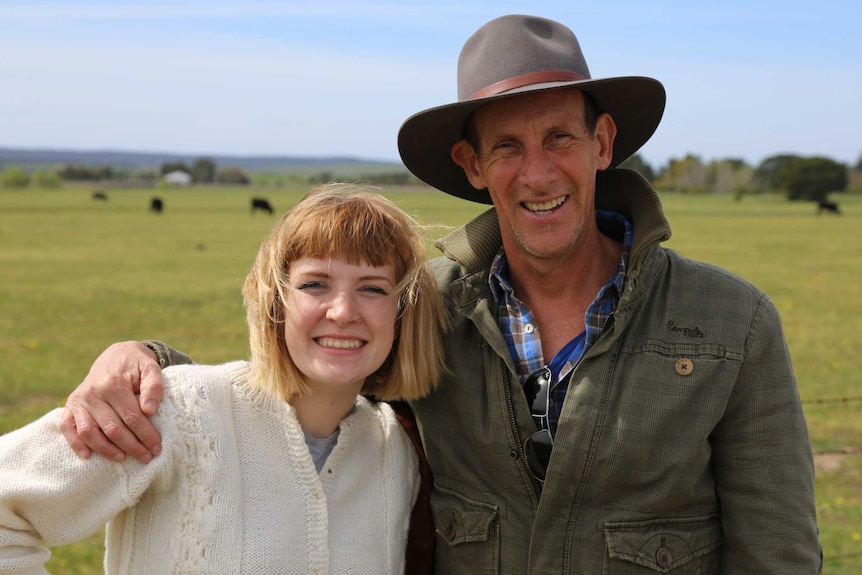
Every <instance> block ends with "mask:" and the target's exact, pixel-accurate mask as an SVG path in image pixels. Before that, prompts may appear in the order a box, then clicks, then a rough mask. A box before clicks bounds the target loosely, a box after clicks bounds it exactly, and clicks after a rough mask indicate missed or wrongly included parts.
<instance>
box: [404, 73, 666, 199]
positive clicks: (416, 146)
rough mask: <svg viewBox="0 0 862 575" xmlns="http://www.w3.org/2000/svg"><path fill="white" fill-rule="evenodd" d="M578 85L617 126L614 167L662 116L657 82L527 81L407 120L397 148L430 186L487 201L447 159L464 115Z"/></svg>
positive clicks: (640, 79) (485, 193) (461, 135)
mask: <svg viewBox="0 0 862 575" xmlns="http://www.w3.org/2000/svg"><path fill="white" fill-rule="evenodd" d="M570 87H574V88H579V89H581V90H583V91H584V92H586V93H588V94H589V95H590V96H592V97H593V99H594V100H595V101H596V103H597V104H598V105H599V107H600V108H601V110H602V111H603V112H607V113H608V114H610V115H611V117H612V118H613V119H614V122H615V123H616V125H617V137H616V139H615V140H614V152H613V160H612V161H611V165H610V167H611V168H613V167H616V166H618V165H619V164H621V163H622V162H623V161H625V160H626V159H628V158H629V157H631V156H632V155H633V154H634V153H635V152H637V151H638V150H639V149H640V148H641V146H643V145H644V144H645V143H646V142H647V140H649V139H650V137H652V135H653V133H654V132H655V130H656V128H657V127H658V124H659V122H660V121H661V117H662V115H663V114H664V107H665V90H664V86H662V84H661V82H659V81H658V80H654V79H653V78H646V77H642V76H625V77H619V78H598V79H594V80H593V79H591V80H578V81H573V82H551V83H546V84H532V85H529V86H525V87H523V88H518V89H514V90H510V91H508V92H505V93H503V94H498V95H495V96H491V97H487V98H480V99H476V100H468V101H465V102H457V103H454V104H447V105H444V106H437V107H435V108H430V109H428V110H424V111H422V112H419V113H417V114H414V115H412V116H410V117H409V118H407V120H406V121H405V122H404V123H403V124H402V126H401V129H400V130H399V131H398V151H399V152H400V154H401V159H402V161H403V162H404V165H405V166H406V167H407V169H408V170H410V171H411V172H413V174H415V175H416V177H418V178H419V179H421V180H422V181H424V182H426V183H428V184H430V185H431V186H434V187H435V188H437V189H439V190H442V191H444V192H446V193H447V194H451V195H453V196H457V197H459V198H463V199H465V200H470V201H472V202H478V203H481V204H490V203H491V196H490V195H489V194H488V190H487V189H482V190H477V189H476V188H474V187H473V186H472V185H471V184H470V182H469V181H468V180H467V177H466V176H465V174H464V170H463V169H461V167H460V166H458V165H457V164H456V163H455V162H453V161H452V158H451V156H450V150H451V148H452V145H453V144H454V143H455V142H457V141H458V140H461V139H463V138H464V127H465V125H466V122H467V119H468V118H469V117H470V115H471V114H472V113H473V112H475V111H476V110H477V109H479V108H480V107H482V106H484V105H485V104H488V103H489V102H493V101H496V100H501V99H503V98H509V97H512V96H517V95H520V94H525V93H528V92H539V91H545V90H554V89H560V88H570Z"/></svg>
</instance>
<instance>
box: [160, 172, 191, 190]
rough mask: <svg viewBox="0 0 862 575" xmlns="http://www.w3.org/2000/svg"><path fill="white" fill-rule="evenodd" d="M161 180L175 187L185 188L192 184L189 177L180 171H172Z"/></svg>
mask: <svg viewBox="0 0 862 575" xmlns="http://www.w3.org/2000/svg"><path fill="white" fill-rule="evenodd" d="M162 180H164V181H165V182H167V183H169V184H170V185H172V186H176V187H185V186H188V185H189V184H191V183H192V177H191V175H189V174H187V173H185V172H184V171H182V170H174V171H173V172H168V173H167V174H165V175H164V176H162Z"/></svg>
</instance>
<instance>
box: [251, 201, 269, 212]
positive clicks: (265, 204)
mask: <svg viewBox="0 0 862 575" xmlns="http://www.w3.org/2000/svg"><path fill="white" fill-rule="evenodd" d="M257 210H260V211H262V212H266V213H268V214H269V215H272V214H273V209H272V205H271V204H270V203H269V201H268V200H267V199H266V198H252V199H251V213H252V214H254V213H255V212H256V211H257Z"/></svg>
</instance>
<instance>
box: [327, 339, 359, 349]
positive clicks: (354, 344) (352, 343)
mask: <svg viewBox="0 0 862 575" xmlns="http://www.w3.org/2000/svg"><path fill="white" fill-rule="evenodd" d="M317 343H319V344H320V345H322V346H323V347H335V348H338V349H356V348H358V347H361V346H362V341H361V340H358V339H335V338H331V337H321V338H320V339H318V340H317Z"/></svg>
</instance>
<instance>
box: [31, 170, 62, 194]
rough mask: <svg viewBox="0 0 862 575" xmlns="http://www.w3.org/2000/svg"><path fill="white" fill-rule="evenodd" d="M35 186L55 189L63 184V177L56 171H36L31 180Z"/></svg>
mask: <svg viewBox="0 0 862 575" xmlns="http://www.w3.org/2000/svg"><path fill="white" fill-rule="evenodd" d="M31 182H32V184H33V185H34V186H36V187H37V188H43V189H46V190H56V189H57V188H59V187H61V186H62V185H63V179H62V178H61V177H60V176H59V175H58V174H57V173H56V172H36V173H35V174H33V178H32V180H31Z"/></svg>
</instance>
